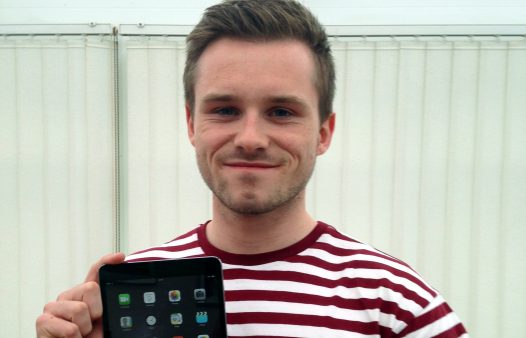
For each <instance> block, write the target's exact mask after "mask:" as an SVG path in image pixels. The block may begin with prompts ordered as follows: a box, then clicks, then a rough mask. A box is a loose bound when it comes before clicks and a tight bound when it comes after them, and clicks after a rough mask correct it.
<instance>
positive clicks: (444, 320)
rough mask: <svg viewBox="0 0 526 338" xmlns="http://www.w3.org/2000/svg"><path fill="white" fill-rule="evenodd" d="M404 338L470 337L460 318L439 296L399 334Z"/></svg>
mask: <svg viewBox="0 0 526 338" xmlns="http://www.w3.org/2000/svg"><path fill="white" fill-rule="evenodd" d="M398 337H404V338H430V337H433V338H457V337H462V338H467V337H469V335H468V333H467V331H466V329H465V328H464V325H462V323H461V321H460V319H459V317H458V316H457V315H456V313H455V312H453V310H452V309H451V307H450V306H449V305H448V304H447V303H446V302H445V300H444V299H443V298H442V296H440V295H437V296H436V297H435V298H434V299H433V300H432V301H431V302H430V303H429V304H428V305H427V306H426V307H425V308H424V309H423V310H422V312H421V313H420V314H418V315H417V316H415V317H414V318H413V320H412V321H411V322H410V323H409V324H408V325H407V326H406V327H405V328H404V329H403V330H402V331H401V332H400V333H399V334H398Z"/></svg>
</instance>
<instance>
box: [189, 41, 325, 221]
mask: <svg viewBox="0 0 526 338" xmlns="http://www.w3.org/2000/svg"><path fill="white" fill-rule="evenodd" d="M314 81H315V66H314V58H313V56H312V54H311V52H310V51H309V49H308V48H307V46H305V45H304V44H303V43H301V42H298V41H295V40H281V41H271V42H248V41H241V40H235V39H227V38H223V39H220V40H218V41H216V42H214V43H213V44H211V45H210V46H209V47H208V48H207V49H206V50H205V52H204V53H203V54H202V55H201V58H200V59H199V63H198V69H197V73H196V82H195V83H196V84H195V88H194V92H195V106H194V107H195V110H194V112H193V114H191V112H190V111H189V108H187V121H188V134H189V138H190V141H191V142H192V144H193V145H194V147H195V149H196V154H197V163H198V166H199V170H200V171H201V175H202V176H203V178H204V180H205V181H206V183H207V184H208V186H209V187H210V189H211V190H212V191H213V192H214V195H215V197H216V198H217V199H218V200H219V202H220V203H222V204H223V205H224V206H226V207H227V208H229V209H230V210H233V211H235V212H238V213H241V214H261V213H266V212H269V211H272V210H274V209H276V208H279V207H282V206H284V205H287V204H288V203H291V202H292V201H294V200H295V198H296V197H298V196H300V197H303V194H304V188H305V185H306V184H307V181H308V180H309V178H310V176H311V174H312V171H313V169H314V164H315V161H316V156H317V155H320V154H322V153H324V152H325V151H326V150H327V148H328V146H329V144H330V140H331V136H332V131H333V126H334V116H331V118H329V119H328V120H327V121H325V122H323V123H322V124H320V120H319V114H318V93H317V91H316V88H315V86H314Z"/></svg>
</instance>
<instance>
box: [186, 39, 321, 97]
mask: <svg viewBox="0 0 526 338" xmlns="http://www.w3.org/2000/svg"><path fill="white" fill-rule="evenodd" d="M315 73H316V72H315V62H314V57H313V55H312V52H311V51H310V49H309V47H308V46H307V45H305V44H304V43H303V42H300V41H297V40H290V39H287V40H271V41H256V42H254V41H246V40H239V39H231V38H222V39H219V40H217V41H215V42H213V43H212V44H210V45H209V46H208V47H207V49H206V50H205V51H204V52H203V54H202V55H201V57H200V59H199V61H198V64H197V72H196V78H195V88H194V90H195V95H196V100H199V98H200V97H202V96H204V95H207V94H209V93H210V91H212V92H213V91H220V92H222V91H227V92H229V91H235V92H236V94H240V93H241V94H242V93H248V92H251V91H252V92H253V93H254V92H264V93H266V94H269V93H274V94H276V95H294V96H298V94H301V95H303V96H308V97H317V92H316V89H315V86H314V82H315Z"/></svg>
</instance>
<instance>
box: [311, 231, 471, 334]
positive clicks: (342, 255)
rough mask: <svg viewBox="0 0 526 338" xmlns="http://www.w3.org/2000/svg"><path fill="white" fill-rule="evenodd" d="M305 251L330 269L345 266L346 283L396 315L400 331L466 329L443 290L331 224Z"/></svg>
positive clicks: (454, 331) (451, 331)
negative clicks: (440, 290)
mask: <svg viewBox="0 0 526 338" xmlns="http://www.w3.org/2000/svg"><path fill="white" fill-rule="evenodd" d="M304 254H305V255H310V256H312V257H317V259H319V260H320V261H323V263H318V264H326V266H327V269H330V270H332V271H339V274H340V276H339V278H340V279H339V280H340V282H341V283H342V284H341V286H343V287H344V288H349V289H350V290H353V293H354V294H357V295H358V296H357V298H358V299H360V300H361V301H362V302H367V303H369V302H371V301H373V300H374V301H373V302H374V303H375V304H376V306H378V308H379V310H380V312H381V313H383V314H384V315H387V316H388V317H390V316H393V317H392V319H393V321H390V323H391V325H390V326H391V328H392V329H393V331H394V332H398V333H402V332H403V333H404V334H409V333H417V332H418V334H417V335H415V337H416V336H417V337H425V336H426V335H427V334H431V333H434V334H437V333H443V334H445V335H444V337H458V336H460V335H462V334H463V333H465V329H464V328H463V326H462V324H461V323H460V320H459V319H458V317H457V316H456V314H455V313H454V312H453V311H452V310H451V308H450V307H449V306H448V304H447V303H446V302H445V300H444V299H443V298H442V296H441V295H440V294H439V293H438V291H437V290H435V289H434V288H433V287H431V286H430V285H429V284H428V283H427V282H426V281H424V279H423V278H422V277H421V276H420V275H419V274H418V273H417V272H416V271H415V270H414V269H413V268H412V267H411V266H409V265H408V264H406V263H405V262H403V261H401V260H400V259H397V258H395V257H393V256H391V255H389V254H386V253H384V252H382V251H380V250H377V249H375V248H374V247H372V246H371V245H369V244H365V243H363V242H360V241H358V240H356V239H354V238H352V237H350V236H348V235H346V234H343V233H341V232H340V231H338V230H336V229H335V228H333V227H331V226H327V228H326V231H325V232H324V234H323V235H322V236H320V238H319V240H318V241H317V242H316V243H315V245H313V247H312V248H311V249H309V250H307V252H305V253H304ZM369 305H371V306H372V304H369ZM394 318H396V320H394ZM421 334H423V335H421ZM427 336H430V335H427Z"/></svg>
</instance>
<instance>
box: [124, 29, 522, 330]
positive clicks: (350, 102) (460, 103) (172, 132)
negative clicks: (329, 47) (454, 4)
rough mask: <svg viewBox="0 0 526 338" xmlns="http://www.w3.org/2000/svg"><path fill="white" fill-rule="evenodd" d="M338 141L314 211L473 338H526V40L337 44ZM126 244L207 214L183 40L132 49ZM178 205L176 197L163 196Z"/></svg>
mask: <svg viewBox="0 0 526 338" xmlns="http://www.w3.org/2000/svg"><path fill="white" fill-rule="evenodd" d="M333 48H334V53H335V59H336V63H337V74H338V83H337V87H338V90H337V97H336V102H335V110H336V112H337V123H336V126H337V127H336V129H337V130H336V135H335V138H334V143H333V145H332V146H331V149H330V151H329V152H328V153H327V154H326V155H324V156H322V157H321V158H320V159H319V161H318V166H317V169H316V173H315V175H314V177H313V180H312V182H311V183H310V185H309V187H308V198H309V199H308V203H309V205H308V207H309V209H310V210H311V212H312V213H313V214H314V215H315V216H316V217H317V218H319V219H321V220H325V221H328V222H329V223H331V224H333V225H335V226H336V227H338V228H340V229H341V230H343V231H345V232H346V233H349V234H351V235H353V236H355V237H356V238H358V239H361V240H364V241H366V242H369V243H372V244H373V245H375V246H376V247H378V248H379V249H381V250H385V251H387V252H389V253H391V254H393V255H395V256H397V257H399V258H401V259H403V260H405V261H407V262H409V263H411V264H412V265H413V266H414V267H415V268H416V269H417V270H418V271H419V272H420V273H422V274H423V275H424V277H425V278H426V279H427V280H429V281H430V282H431V284H433V285H434V286H435V287H437V288H438V289H439V290H441V291H442V293H443V294H444V295H445V296H446V298H447V299H448V300H449V302H450V303H451V304H452V305H453V307H454V308H455V310H456V311H457V312H458V313H459V314H460V316H461V317H462V318H463V320H464V321H465V322H466V325H467V327H468V329H469V330H470V331H471V333H472V335H473V336H474V337H488V338H489V337H510V338H511V337H516V334H517V332H524V331H526V323H525V322H524V320H522V318H524V317H525V316H526V302H525V301H524V300H525V299H526V288H525V287H524V285H526V263H525V262H526V208H525V205H526V133H525V132H524V131H525V130H526V95H525V94H524V90H525V88H526V39H524V38H505V37H502V38H498V37H497V38H495V37H471V38H470V37H440V38H434V37H414V38H413V37H411V38H410V37H392V38H372V37H371V38H367V37H364V38H358V39H356V38H354V39H353V38H343V37H342V38H335V39H334V41H333ZM123 49H124V52H125V54H126V58H127V62H126V67H127V68H126V71H125V76H124V79H123V81H122V82H124V83H125V86H127V88H126V92H127V95H126V98H125V104H126V107H127V109H125V111H126V124H125V129H126V130H127V137H126V142H125V147H124V148H123V149H126V152H125V154H124V156H125V157H126V158H127V161H126V163H127V165H126V167H125V168H124V170H125V172H124V173H123V174H124V175H125V177H126V182H127V184H126V186H127V189H125V195H126V200H127V205H128V208H129V209H128V210H127V212H125V214H126V215H127V216H125V217H126V220H127V222H126V223H127V228H126V230H127V231H128V240H127V241H126V238H124V240H125V243H124V245H123V247H127V248H129V249H130V250H137V249H140V248H142V247H144V246H148V245H153V244H157V243H159V242H163V241H166V240H169V239H171V238H172V237H174V236H175V235H176V234H178V233H181V232H182V231H185V230H187V229H190V228H192V227H194V226H195V225H196V222H199V221H204V220H206V219H207V218H209V217H210V210H209V209H210V207H209V205H208V203H209V193H208V192H207V190H206V187H205V186H204V184H203V183H202V182H201V179H200V177H198V176H199V175H198V173H197V170H196V166H195V160H194V158H193V156H194V155H193V151H192V149H191V146H190V145H189V143H188V141H187V138H186V129H185V124H184V109H183V107H184V103H183V94H182V87H181V82H180V81H181V72H182V67H183V64H182V62H183V55H182V53H183V45H182V42H180V39H178V38H168V37H163V38H156V37H134V38H127V41H125V43H124V47H123ZM166 199H168V201H166Z"/></svg>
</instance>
